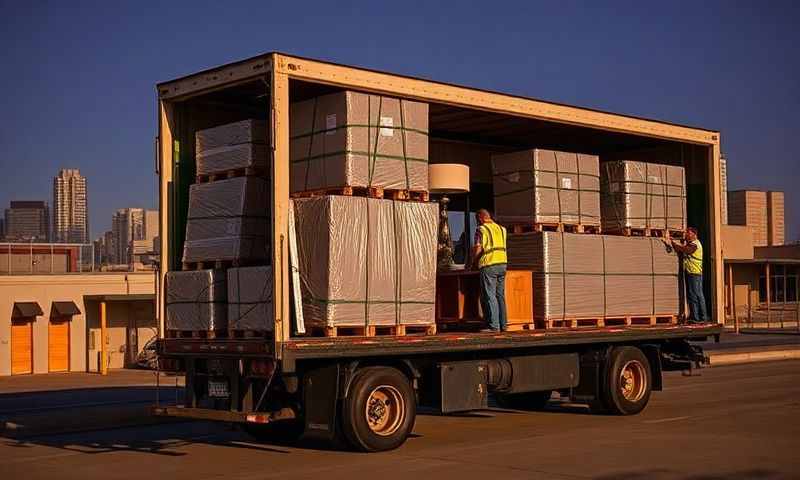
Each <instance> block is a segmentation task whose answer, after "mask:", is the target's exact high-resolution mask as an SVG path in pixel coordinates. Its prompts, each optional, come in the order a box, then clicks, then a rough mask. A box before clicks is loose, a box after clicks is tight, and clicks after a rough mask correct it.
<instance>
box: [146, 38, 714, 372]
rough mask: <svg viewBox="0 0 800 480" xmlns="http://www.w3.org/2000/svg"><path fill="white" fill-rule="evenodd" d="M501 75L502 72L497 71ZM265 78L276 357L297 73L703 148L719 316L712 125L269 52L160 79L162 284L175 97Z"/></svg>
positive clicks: (284, 300)
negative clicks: (291, 107)
mask: <svg viewBox="0 0 800 480" xmlns="http://www.w3.org/2000/svg"><path fill="white" fill-rule="evenodd" d="M497 74H498V75H501V74H502V73H501V72H498V73H497ZM256 79H262V80H263V81H264V82H265V85H266V86H268V87H267V88H269V93H270V95H269V104H270V112H269V115H267V118H269V119H271V121H272V136H271V147H272V158H273V162H272V172H271V177H272V180H273V182H272V212H273V216H272V220H273V233H272V241H273V248H272V252H273V265H275V266H276V267H277V268H275V269H274V272H275V281H274V284H273V285H274V296H273V298H274V299H275V302H274V308H275V322H276V324H275V341H276V343H277V345H276V348H275V353H276V356H277V357H278V358H280V357H281V348H280V343H281V342H283V341H286V340H288V339H289V335H290V331H291V329H290V325H289V321H290V293H289V292H290V289H289V277H288V275H289V268H288V251H287V235H288V233H287V232H288V222H287V220H288V218H287V212H288V204H289V84H290V81H293V80H300V81H304V82H311V83H315V84H323V85H328V86H334V87H340V88H344V89H353V90H360V91H366V92H374V93H381V94H386V95H392V96H397V97H403V98H409V99H415V100H420V101H424V102H431V103H437V104H443V105H449V106H454V107H462V108H468V109H473V110H478V111H483V112H493V113H499V114H506V115H511V116H515V117H522V118H529V119H535V120H540V121H545V122H549V123H553V124H562V125H573V126H579V127H587V128H590V129H594V130H600V131H604V132H615V133H621V134H631V135H636V136H641V137H650V138H655V139H662V140H668V141H674V142H680V143H682V144H690V145H695V146H700V147H704V149H705V152H706V154H705V155H704V156H705V157H706V158H705V159H704V162H703V163H705V165H702V166H703V167H704V174H705V175H704V178H705V182H704V183H705V196H706V198H707V218H708V235H707V236H708V238H705V239H704V240H705V250H706V251H707V255H708V256H709V263H708V265H709V266H710V271H707V272H706V275H708V276H710V285H711V289H710V291H711V299H710V301H711V304H712V312H713V318H714V319H715V320H716V322H718V323H722V322H723V301H724V296H723V294H722V288H723V277H722V275H723V262H722V255H721V241H720V229H721V217H720V209H721V192H720V190H721V184H720V135H719V132H717V131H711V130H705V129H699V128H691V127H686V126H681V125H675V124H670V123H665V122H659V121H654V120H648V119H642V118H636V117H632V116H626V115H619V114H614V113H607V112H600V111H596V110H592V109H587V108H580V107H574V106H567V105H560V104H556V103H550V102H544V101H540V100H534V99H529V98H522V97H518V96H513V95H507V94H502V93H496V92H488V91H483V90H479V89H473V88H467V87H462V86H456V85H450V84H445V83H440V82H435V81H430V80H422V79H417V78H410V77H406V76H401V75H395V74H391V73H384V72H377V71H373V70H368V69H364V68H356V67H349V66H344V65H337V64H332V63H327V62H323V61H318V60H311V59H306V58H301V57H296V56H292V55H285V54H282V53H269V54H265V55H261V56H258V57H255V58H252V59H249V60H245V61H242V62H238V63H234V64H230V65H225V66H222V67H219V68H214V69H211V70H207V71H204V72H201V73H197V74H194V75H190V76H187V77H183V78H180V79H177V80H173V81H169V82H164V83H161V84H159V85H158V96H159V104H158V109H159V134H158V172H159V174H160V184H159V185H160V188H159V199H160V212H161V232H162V235H161V238H160V241H161V245H160V246H161V252H162V255H161V285H160V288H159V292H163V284H164V282H163V280H164V274H165V272H166V271H167V270H168V269H169V266H170V265H174V256H175V255H180V252H176V251H171V250H170V238H169V233H170V231H171V230H170V228H169V227H170V225H169V223H170V218H169V212H170V208H172V206H171V205H170V189H171V186H170V185H171V182H172V181H173V178H172V165H173V161H174V158H173V156H174V155H175V154H176V150H175V145H174V143H173V139H174V132H173V126H174V124H175V122H174V119H173V104H174V102H179V101H182V100H184V99H187V98H191V97H192V96H196V95H202V94H207V93H209V92H214V91H217V90H222V89H225V88H228V87H230V86H232V85H236V84H242V83H245V82H252V81H253V80H256ZM163 309H164V305H163V300H162V299H161V298H160V299H159V318H161V319H162V321H161V333H162V335H163V329H164V324H163V318H164V315H163V313H164V312H163Z"/></svg>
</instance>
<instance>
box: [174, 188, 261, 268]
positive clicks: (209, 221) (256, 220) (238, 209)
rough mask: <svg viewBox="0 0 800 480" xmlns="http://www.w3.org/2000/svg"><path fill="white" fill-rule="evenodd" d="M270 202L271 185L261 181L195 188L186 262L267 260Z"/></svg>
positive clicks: (191, 197) (185, 245) (187, 236)
mask: <svg viewBox="0 0 800 480" xmlns="http://www.w3.org/2000/svg"><path fill="white" fill-rule="evenodd" d="M268 200H269V186H268V183H267V181H266V180H265V179H263V178H260V177H237V178H230V179H227V180H220V181H215V182H208V183H196V184H194V185H192V186H191V187H190V189H189V216H188V221H187V224H186V241H185V242H184V249H183V261H184V262H203V261H214V260H257V261H263V260H266V259H268V258H269V251H270V249H269V231H270V222H269V217H268V216H267V211H268V209H267V205H268Z"/></svg>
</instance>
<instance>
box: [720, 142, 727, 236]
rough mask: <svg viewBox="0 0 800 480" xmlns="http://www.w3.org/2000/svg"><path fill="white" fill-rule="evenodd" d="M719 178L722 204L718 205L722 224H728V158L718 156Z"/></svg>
mask: <svg viewBox="0 0 800 480" xmlns="http://www.w3.org/2000/svg"><path fill="white" fill-rule="evenodd" d="M719 180H720V183H721V185H720V186H721V187H722V202H721V203H722V205H720V207H721V208H720V216H721V217H722V224H723V225H727V224H728V159H727V158H725V157H724V156H722V155H720V156H719Z"/></svg>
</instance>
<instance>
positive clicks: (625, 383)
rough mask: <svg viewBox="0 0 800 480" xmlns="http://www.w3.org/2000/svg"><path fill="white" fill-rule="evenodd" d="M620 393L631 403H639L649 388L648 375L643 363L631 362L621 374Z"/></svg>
mask: <svg viewBox="0 0 800 480" xmlns="http://www.w3.org/2000/svg"><path fill="white" fill-rule="evenodd" d="M619 388H620V393H621V394H622V396H623V397H624V398H625V400H627V401H629V402H638V401H639V400H641V399H642V397H644V393H645V390H646V388H647V374H646V372H645V367H644V365H642V362H640V361H638V360H630V361H629V362H627V363H626V364H625V365H623V366H622V370H620V373H619Z"/></svg>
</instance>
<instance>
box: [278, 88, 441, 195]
mask: <svg viewBox="0 0 800 480" xmlns="http://www.w3.org/2000/svg"><path fill="white" fill-rule="evenodd" d="M289 125H290V127H289V129H290V147H289V155H290V158H291V169H290V189H291V191H292V192H299V191H307V190H320V189H329V188H338V187H347V186H350V187H383V188H386V189H404V190H416V191H427V190H428V104H427V103H420V102H414V101H410V100H401V99H397V98H392V97H386V96H381V95H370V94H366V93H359V92H351V91H346V92H339V93H332V94H329V95H323V96H320V97H316V98H312V99H310V100H305V101H302V102H297V103H293V104H292V105H291V107H290V114H289Z"/></svg>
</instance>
